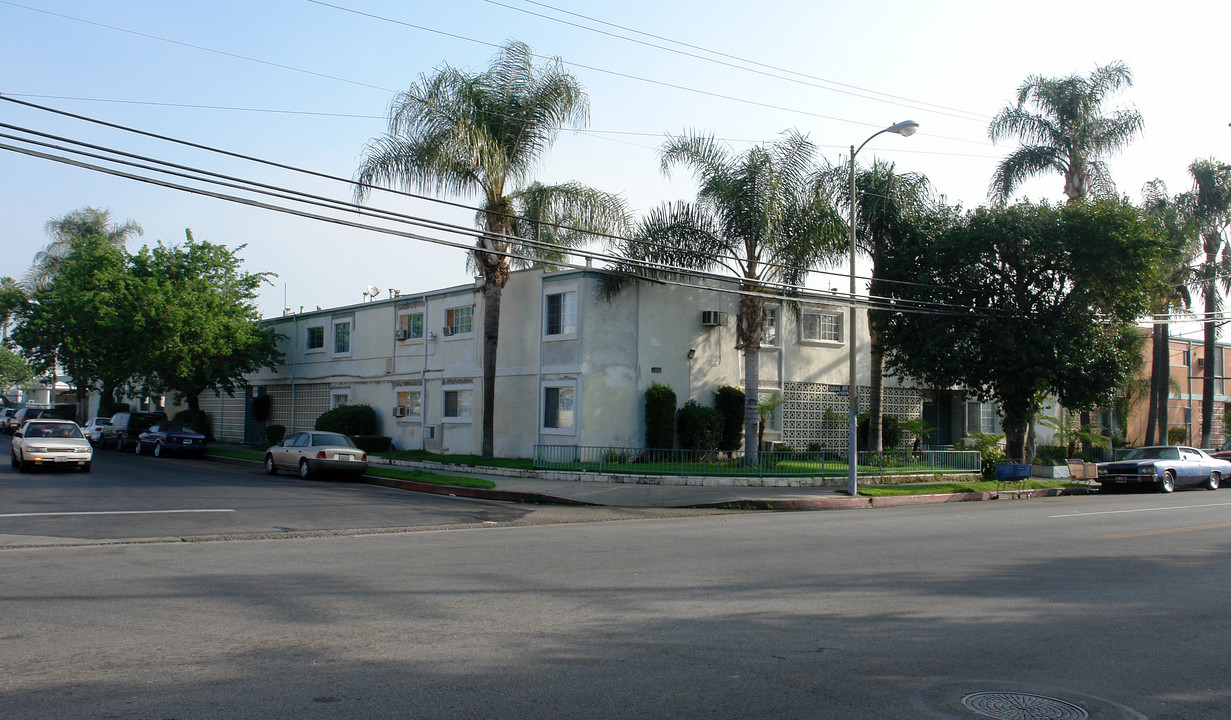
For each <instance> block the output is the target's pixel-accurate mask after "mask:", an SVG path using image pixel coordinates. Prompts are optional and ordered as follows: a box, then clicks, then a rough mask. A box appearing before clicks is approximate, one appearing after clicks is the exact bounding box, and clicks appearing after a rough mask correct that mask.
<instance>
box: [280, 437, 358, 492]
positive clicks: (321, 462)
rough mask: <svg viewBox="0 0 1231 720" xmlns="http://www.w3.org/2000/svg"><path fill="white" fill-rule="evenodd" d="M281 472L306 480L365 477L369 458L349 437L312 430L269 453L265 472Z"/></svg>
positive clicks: (288, 440)
mask: <svg viewBox="0 0 1231 720" xmlns="http://www.w3.org/2000/svg"><path fill="white" fill-rule="evenodd" d="M279 470H293V471H295V472H298V473H299V477H301V478H303V479H305V480H307V479H308V478H310V477H314V476H316V475H331V474H338V475H362V474H364V473H365V472H367V470H368V456H367V453H365V452H364V451H362V450H360V449H359V448H357V447H355V443H354V441H352V440H351V439H350V438H348V437H346V436H345V435H342V434H340V433H335V432H325V431H322V430H310V431H307V432H301V433H295V434H294V435H292V436H290V437H289V438H287V439H285V440H283V441H282V442H280V443H278V444H277V445H274V446H273V447H271V448H269V449H268V450H266V451H265V472H267V473H269V474H270V475H274V474H276V473H277V472H278V471H279Z"/></svg>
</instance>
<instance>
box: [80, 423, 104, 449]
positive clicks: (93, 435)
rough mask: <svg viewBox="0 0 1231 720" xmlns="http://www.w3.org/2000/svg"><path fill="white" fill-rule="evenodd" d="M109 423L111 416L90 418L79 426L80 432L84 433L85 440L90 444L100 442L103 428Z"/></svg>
mask: <svg viewBox="0 0 1231 720" xmlns="http://www.w3.org/2000/svg"><path fill="white" fill-rule="evenodd" d="M110 424H111V418H105V417H96V418H90V419H89V420H88V421H87V422H86V424H85V426H83V427H82V428H81V432H83V433H85V437H86V440H89V441H90V444H91V445H93V444H94V443H97V442H101V441H102V439H103V429H104V428H106V427H107V426H108V425H110Z"/></svg>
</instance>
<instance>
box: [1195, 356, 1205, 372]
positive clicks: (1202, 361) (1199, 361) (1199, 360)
mask: <svg viewBox="0 0 1231 720" xmlns="http://www.w3.org/2000/svg"><path fill="white" fill-rule="evenodd" d="M1204 367H1205V358H1203V357H1199V358H1197V369H1198V370H1200V369H1201V368H1204Z"/></svg>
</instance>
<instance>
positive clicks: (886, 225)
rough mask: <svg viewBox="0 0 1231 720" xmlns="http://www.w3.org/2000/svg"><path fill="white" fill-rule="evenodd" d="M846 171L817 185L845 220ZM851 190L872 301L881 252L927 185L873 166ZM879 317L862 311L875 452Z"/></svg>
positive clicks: (881, 380)
mask: <svg viewBox="0 0 1231 720" xmlns="http://www.w3.org/2000/svg"><path fill="white" fill-rule="evenodd" d="M847 173H848V170H847V167H846V166H842V167H838V166H834V167H833V168H830V169H826V170H825V171H823V172H822V174H821V175H820V176H819V177H818V180H819V181H820V182H821V183H823V184H824V185H825V186H826V187H828V188H831V189H832V192H833V194H834V195H835V196H836V197H837V199H838V201H839V203H840V204H841V205H843V206H844V207H845V212H846V217H850V203H851V198H850V195H851V191H850V183H849V181H848V180H849V175H848V174H847ZM855 189H856V193H857V195H858V198H859V213H858V214H857V215H856V217H857V218H858V223H859V228H858V232H856V233H855V236H856V237H857V238H859V239H860V243H859V250H860V251H862V252H863V253H864V254H866V255H868V256H869V257H870V258H871V259H872V284H871V288H870V290H869V292H870V293H871V295H872V297H885V296H886V295H888V294H889V293H887V292H886V291H885V287H884V285H885V282H884V279H883V274H882V266H883V263H884V257H885V252H886V250H887V249H888V248H889V247H890V246H891V243H892V242H893V240H894V236H895V235H896V234H897V233H898V232H900V229H901V228H902V227H903V225H904V224H905V223H908V222H910V218H911V217H912V216H914V215H915V214H916V213H918V212H919V211H921V210H922V209H923V208H924V207H926V205H927V204H928V203H929V202H930V193H931V184H930V183H929V182H928V179H927V176H925V175H922V174H920V173H898V172H896V171H895V166H894V164H893V163H891V162H885V161H882V160H877V161H875V162H873V163H872V167H870V168H866V169H860V170H859V171H858V172H857V173H856V174H855ZM879 314H880V311H877V310H869V311H868V339H869V340H870V342H871V346H872V347H871V353H870V355H869V361H870V363H871V372H870V374H869V378H870V388H869V391H868V404H869V410H870V416H869V418H868V449H869V450H874V451H876V452H880V451H881V450H882V449H883V443H882V439H881V422H882V415H883V413H884V399H883V394H884V384H885V376H884V366H885V362H884V353H883V352H882V351H881V344H880V331H879V328H878V315H879Z"/></svg>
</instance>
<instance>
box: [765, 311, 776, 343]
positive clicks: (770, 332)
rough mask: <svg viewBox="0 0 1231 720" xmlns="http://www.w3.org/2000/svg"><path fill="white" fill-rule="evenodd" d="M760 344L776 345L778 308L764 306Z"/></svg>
mask: <svg viewBox="0 0 1231 720" xmlns="http://www.w3.org/2000/svg"><path fill="white" fill-rule="evenodd" d="M761 344H762V345H769V346H776V345H777V344H778V308H776V307H767V308H765V320H764V322H763V323H762V325H761Z"/></svg>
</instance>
